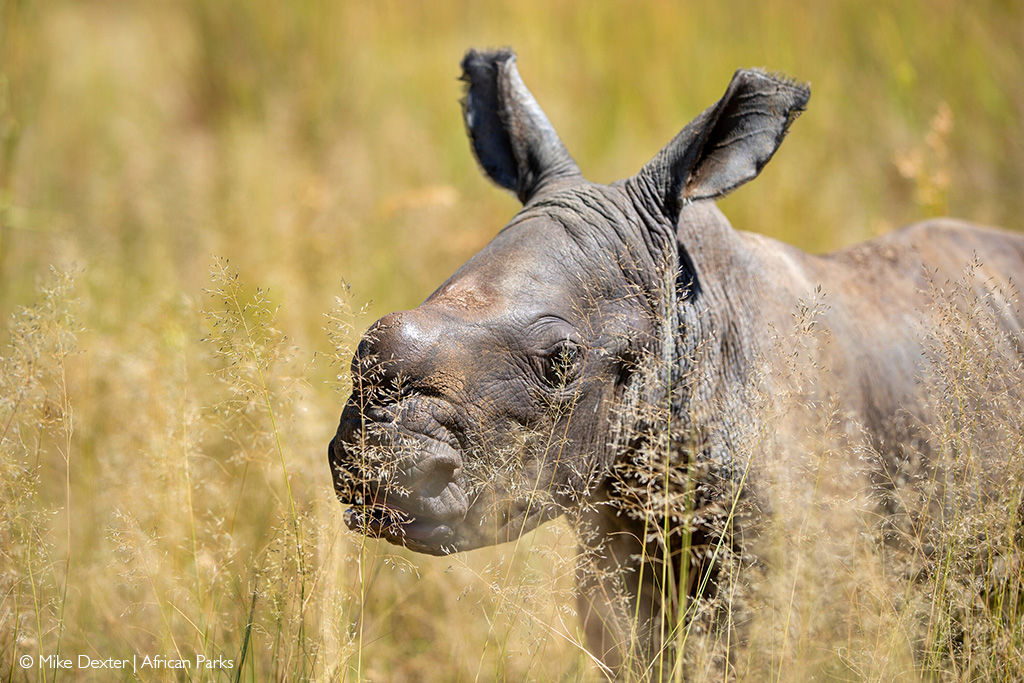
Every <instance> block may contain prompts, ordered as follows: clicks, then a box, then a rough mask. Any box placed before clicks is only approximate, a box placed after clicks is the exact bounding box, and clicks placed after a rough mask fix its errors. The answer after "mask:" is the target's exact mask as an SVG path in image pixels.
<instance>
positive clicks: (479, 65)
mask: <svg viewBox="0 0 1024 683" xmlns="http://www.w3.org/2000/svg"><path fill="white" fill-rule="evenodd" d="M462 80H463V81H465V82H466V97H465V99H464V100H462V111H463V116H464V118H465V120H466V130H467V131H468V133H469V137H470V140H472V142H473V152H474V153H475V154H476V158H477V159H478V160H479V161H480V165H481V166H482V167H483V169H484V171H485V172H486V173H487V175H488V176H490V178H491V179H492V180H493V181H494V182H496V183H498V184H499V185H501V186H502V187H504V188H507V189H509V190H512V191H513V192H515V193H516V195H517V196H518V197H519V200H520V201H522V202H523V203H524V204H525V203H526V202H528V201H529V200H530V198H531V197H532V196H533V195H535V194H536V193H537V191H538V190H540V189H541V188H542V187H543V186H544V185H545V184H547V183H549V182H551V181H552V180H555V179H558V178H564V177H568V176H574V175H579V173H580V170H579V167H577V166H576V162H575V161H573V159H572V157H571V156H569V152H568V151H566V149H565V145H563V144H562V140H561V139H560V138H559V137H558V133H556V132H555V129H554V128H553V127H552V126H551V122H550V121H548V118H547V116H545V115H544V112H543V111H542V110H541V108H540V105H538V104H537V101H536V100H535V99H534V98H533V95H532V94H531V93H530V91H529V90H527V89H526V86H525V85H524V84H523V79H522V78H520V76H519V70H518V69H516V55H515V53H514V52H512V51H511V50H498V51H495V52H477V51H476V50H470V51H469V52H467V53H466V56H465V57H464V58H463V60H462Z"/></svg>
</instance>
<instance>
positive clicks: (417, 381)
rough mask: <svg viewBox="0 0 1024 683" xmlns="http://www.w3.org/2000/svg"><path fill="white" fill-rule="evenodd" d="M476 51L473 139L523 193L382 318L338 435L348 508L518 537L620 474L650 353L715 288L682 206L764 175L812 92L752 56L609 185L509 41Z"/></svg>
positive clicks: (394, 536) (502, 181)
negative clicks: (633, 171)
mask: <svg viewBox="0 0 1024 683" xmlns="http://www.w3.org/2000/svg"><path fill="white" fill-rule="evenodd" d="M462 70H463V76H462V78H463V80H464V81H465V83H466V97H465V100H464V101H463V110H464V117H465V123H466V128H467V131H468V134H469V137H470V140H471V143H472V147H473V150H474V152H475V154H476V157H477V159H478V160H479V162H480V165H481V167H482V168H483V170H484V171H485V173H486V174H487V175H488V176H489V177H490V178H491V179H492V180H493V181H494V182H496V183H497V184H498V185H500V186H502V187H504V188H506V189H509V190H511V191H513V192H515V193H516V195H517V196H518V197H519V199H520V200H521V201H522V203H523V208H522V210H521V211H519V213H517V214H516V215H515V216H514V217H513V218H512V220H511V221H510V222H509V223H508V224H507V225H506V226H505V227H504V228H503V229H502V230H501V231H500V232H499V233H498V235H497V236H496V237H495V238H494V240H493V241H492V242H491V243H490V244H488V245H487V246H486V247H485V248H484V249H483V250H482V251H480V252H479V253H477V254H476V255H475V256H473V257H472V258H471V259H470V260H469V261H468V262H466V263H465V264H464V265H463V266H462V267H461V268H459V269H458V270H457V271H456V272H455V273H454V274H453V275H452V276H451V277H450V278H449V279H448V280H447V281H446V282H444V283H443V284H442V285H441V286H440V287H439V288H438V289H437V290H436V291H435V292H434V293H433V294H431V295H430V296H429V297H428V298H427V299H426V301H424V302H423V303H422V304H421V305H420V306H419V307H417V308H415V309H413V310H410V311H401V312H397V313H391V314H389V315H386V316H384V317H383V318H381V319H380V320H378V321H377V322H376V323H374V324H373V325H372V326H371V328H370V329H369V330H368V332H367V333H366V335H365V337H364V338H363V340H362V341H361V343H360V344H359V347H358V350H357V351H356V354H355V357H354V359H353V361H352V378H353V379H352V382H353V390H352V395H351V397H350V398H349V400H348V402H347V404H346V405H345V408H344V410H343V412H342V415H341V422H340V425H339V427H338V430H337V434H336V435H335V437H334V439H333V440H332V441H331V444H330V447H329V449H328V456H329V461H330V466H331V471H332V473H333V477H334V486H335V490H336V493H337V495H338V498H339V500H340V501H341V502H342V503H343V504H344V505H347V506H349V509H348V511H347V513H346V522H347V524H348V525H349V526H350V527H351V528H353V529H357V530H360V531H363V532H365V533H368V534H371V535H376V536H381V537H384V538H386V539H388V540H389V541H391V542H393V543H396V544H401V545H404V546H407V547H409V548H411V549H413V550H416V551H420V552H425V553H432V554H445V553H449V552H454V551H458V550H467V549H471V548H474V547H480V546H484V545H491V544H496V543H500V542H504V541H508V540H513V539H515V538H517V537H518V536H519V535H520V534H522V533H525V532H526V531H529V530H531V529H532V528H534V527H535V526H536V525H537V524H539V523H540V522H542V521H543V520H545V519H548V518H551V517H553V516H556V515H558V514H560V513H561V512H562V511H563V510H565V509H566V508H567V507H568V506H570V505H573V504H575V503H577V502H578V501H579V499H580V498H581V497H585V496H587V495H590V492H592V491H593V490H594V487H595V486H597V485H598V484H600V482H601V481H602V479H603V478H604V477H606V476H607V475H608V473H609V471H610V469H611V467H612V466H613V464H614V463H615V461H616V459H617V458H619V457H620V456H621V452H622V444H621V438H619V435H620V434H621V430H622V424H621V423H622V421H623V420H624V419H626V417H625V416H624V413H623V411H622V410H621V406H622V403H623V401H624V397H625V396H626V394H627V391H628V389H629V387H630V386H631V385H634V384H635V382H636V381H638V380H637V359H638V358H641V357H643V356H644V355H645V354H650V353H652V352H653V353H658V354H661V353H662V352H661V351H660V350H659V349H661V348H662V347H664V346H665V338H666V335H669V336H671V335H675V334H676V333H677V330H674V329H672V325H666V324H665V323H664V321H665V319H666V315H665V312H666V311H669V310H671V309H672V308H673V307H675V306H678V305H687V302H688V301H692V302H696V301H697V300H699V292H700V288H701V283H700V273H697V272H694V271H693V269H692V267H690V265H689V260H688V257H687V252H686V245H682V244H680V243H679V240H678V239H677V229H676V228H677V221H679V220H680V211H681V209H682V208H683V207H684V206H686V205H688V204H690V203H693V202H700V201H702V200H710V199H713V198H715V197H719V196H721V195H723V194H725V193H726V192H729V191H730V190H732V189H734V188H736V187H737V186H739V185H741V184H742V183H744V182H746V181H748V180H750V179H751V178H753V177H755V176H756V175H757V174H758V173H759V172H760V170H761V168H762V167H763V166H764V164H765V163H767V161H768V160H769V159H770V158H771V156H772V155H773V154H774V152H775V150H776V149H777V147H778V145H779V144H780V143H781V141H782V139H783V137H784V135H785V134H786V131H787V129H788V127H789V124H790V123H791V122H792V120H793V119H794V118H795V117H796V115H798V114H799V112H800V111H802V110H803V108H804V106H805V104H806V102H807V99H808V97H809V91H808V89H807V88H806V87H803V86H798V85H794V84H792V83H790V82H788V81H784V80H781V79H778V78H775V77H773V76H770V75H767V74H765V73H762V72H759V71H738V72H737V73H736V74H735V76H734V77H733V79H732V82H731V83H730V84H729V87H728V89H727V90H726V92H725V95H724V96H723V97H722V99H721V100H720V101H719V102H717V103H716V104H714V105H713V106H711V107H710V108H708V109H707V110H706V111H704V112H703V113H702V114H700V115H699V116H698V117H697V118H696V119H695V120H694V121H693V122H691V123H690V124H689V125H687V126H686V127H685V128H684V129H683V130H682V131H681V132H680V133H679V134H678V135H677V136H676V137H675V138H674V139H673V140H672V141H671V142H670V143H669V144H668V145H667V146H666V147H665V148H664V149H663V150H662V151H661V152H659V153H658V155H657V156H655V157H654V159H652V160H651V161H650V162H649V163H648V164H647V165H646V166H645V167H644V168H643V169H642V170H641V171H640V172H639V173H638V174H637V175H635V176H633V177H631V178H628V179H625V180H621V181H619V182H616V183H613V184H611V185H600V184H595V183H591V182H589V181H587V180H585V179H584V178H583V176H582V175H581V174H580V171H579V168H578V167H577V165H576V163H575V162H574V161H573V159H572V157H571V156H570V155H569V153H568V152H567V151H566V148H565V146H564V145H563V143H562V141H561V140H560V139H559V137H558V135H557V134H556V133H555V131H554V129H553V128H552V126H551V124H550V122H549V121H548V119H547V117H546V116H545V115H544V113H543V112H542V111H541V109H540V107H539V106H538V105H537V102H536V101H535V99H534V98H533V96H532V95H531V93H530V92H529V91H528V90H527V88H526V87H525V86H524V84H523V82H522V80H521V78H520V76H519V73H518V71H517V69H516V59H515V55H514V54H513V53H512V52H511V51H497V52H477V51H470V52H469V53H468V54H467V55H466V56H465V58H464V59H463V62H462ZM666 283H668V285H666ZM669 319H671V316H669ZM669 347H671V345H669V346H668V347H666V348H669ZM668 360H669V361H670V362H672V361H673V359H672V358H669V359H668Z"/></svg>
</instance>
